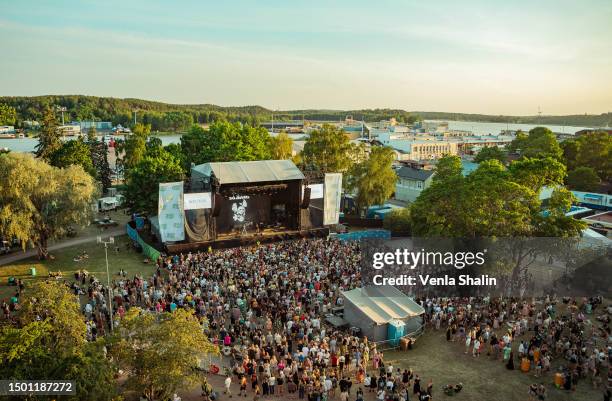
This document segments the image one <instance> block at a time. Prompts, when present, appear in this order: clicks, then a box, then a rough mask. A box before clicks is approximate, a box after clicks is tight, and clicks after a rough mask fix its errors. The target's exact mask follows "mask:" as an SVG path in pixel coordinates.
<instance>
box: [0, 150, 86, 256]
mask: <svg viewBox="0 0 612 401" xmlns="http://www.w3.org/2000/svg"><path fill="white" fill-rule="evenodd" d="M95 195H96V186H95V183H94V180H93V178H92V177H91V176H90V175H89V174H87V173H86V172H85V171H84V170H83V168H82V167H81V166H74V165H73V166H69V167H67V168H63V169H60V168H56V167H52V166H50V165H49V164H47V163H45V162H44V161H42V160H40V159H35V158H33V157H32V156H30V155H28V154H24V153H9V154H4V155H0V204H1V205H2V208H0V232H2V233H3V234H4V235H5V236H7V237H9V238H10V237H15V238H17V239H18V240H20V241H21V243H22V245H23V247H24V248H25V246H26V244H27V243H28V242H29V241H30V240H32V241H33V242H34V244H35V245H36V247H37V249H38V256H39V258H47V256H48V251H47V243H48V240H49V239H56V238H60V237H62V236H63V235H64V234H65V233H66V232H67V230H68V228H69V227H70V226H73V225H84V224H87V223H89V221H90V220H91V215H92V208H91V203H92V202H93V200H94V199H95Z"/></svg>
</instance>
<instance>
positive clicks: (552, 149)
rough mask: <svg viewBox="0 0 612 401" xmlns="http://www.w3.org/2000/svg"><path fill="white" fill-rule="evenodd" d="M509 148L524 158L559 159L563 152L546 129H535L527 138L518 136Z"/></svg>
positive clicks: (550, 132) (551, 133)
mask: <svg viewBox="0 0 612 401" xmlns="http://www.w3.org/2000/svg"><path fill="white" fill-rule="evenodd" d="M509 148H510V149H511V150H513V151H518V152H519V154H520V155H521V156H524V157H552V158H555V159H560V158H561V156H562V154H563V151H562V150H561V147H560V146H559V142H557V138H556V137H555V134H553V132H552V131H551V130H549V129H548V128H546V127H535V128H533V129H531V130H530V131H529V135H528V136H527V137H525V136H523V135H518V134H517V136H516V138H515V139H514V140H513V141H512V143H510V145H509Z"/></svg>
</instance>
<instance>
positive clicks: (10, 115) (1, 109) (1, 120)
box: [0, 103, 17, 126]
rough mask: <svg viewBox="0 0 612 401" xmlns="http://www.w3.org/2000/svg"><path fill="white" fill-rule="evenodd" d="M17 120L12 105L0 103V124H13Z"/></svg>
mask: <svg viewBox="0 0 612 401" xmlns="http://www.w3.org/2000/svg"><path fill="white" fill-rule="evenodd" d="M16 122H17V111H16V110H15V108H14V107H11V106H9V105H7V104H4V103H0V125H13V126H14V125H15V123H16Z"/></svg>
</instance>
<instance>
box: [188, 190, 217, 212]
mask: <svg viewBox="0 0 612 401" xmlns="http://www.w3.org/2000/svg"><path fill="white" fill-rule="evenodd" d="M183 201H184V209H185V210H195V209H210V208H212V196H211V194H210V192H199V193H191V194H185V195H183Z"/></svg>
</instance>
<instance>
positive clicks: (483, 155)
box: [474, 146, 508, 164]
mask: <svg viewBox="0 0 612 401" xmlns="http://www.w3.org/2000/svg"><path fill="white" fill-rule="evenodd" d="M492 159H495V160H499V161H500V162H502V163H504V164H505V163H506V162H507V161H508V155H507V154H506V152H505V151H504V150H503V149H500V148H499V147H497V146H487V147H484V148H482V149H481V150H480V152H478V154H477V155H476V157H475V158H474V161H475V162H476V163H482V162H484V161H486V160H492Z"/></svg>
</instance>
